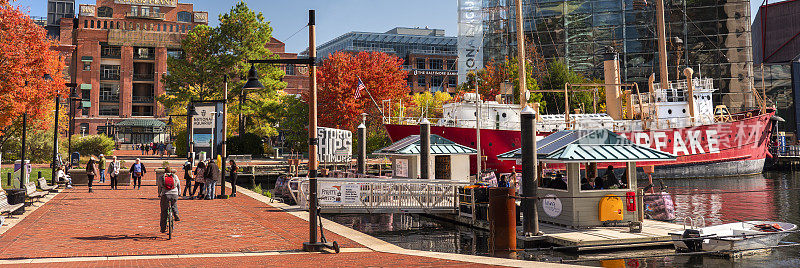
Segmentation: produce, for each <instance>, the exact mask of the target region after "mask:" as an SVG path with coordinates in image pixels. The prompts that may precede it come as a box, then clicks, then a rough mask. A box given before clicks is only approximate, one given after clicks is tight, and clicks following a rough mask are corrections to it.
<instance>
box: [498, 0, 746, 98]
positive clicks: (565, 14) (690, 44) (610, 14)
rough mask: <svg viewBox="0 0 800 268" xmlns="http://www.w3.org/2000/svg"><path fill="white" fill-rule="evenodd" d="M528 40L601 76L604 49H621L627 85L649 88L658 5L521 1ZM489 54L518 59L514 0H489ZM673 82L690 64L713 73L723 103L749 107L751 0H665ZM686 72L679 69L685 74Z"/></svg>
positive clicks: (641, 0)
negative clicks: (656, 7)
mask: <svg viewBox="0 0 800 268" xmlns="http://www.w3.org/2000/svg"><path fill="white" fill-rule="evenodd" d="M522 1H523V17H524V20H523V22H524V32H525V37H526V42H528V43H529V44H535V45H536V46H537V47H538V48H539V49H540V51H541V52H542V54H543V55H544V57H545V58H546V59H548V60H550V59H561V60H563V61H565V62H566V63H567V64H568V66H570V68H571V69H573V70H575V71H579V72H581V73H583V74H585V75H587V76H589V77H593V78H602V77H603V75H602V71H603V68H602V59H603V57H602V54H603V52H605V51H606V48H607V47H613V48H615V49H616V50H617V51H619V52H620V60H621V62H620V66H621V72H622V77H623V79H624V81H625V82H637V83H639V84H640V88H645V89H646V88H647V86H646V84H647V78H648V77H649V76H650V74H651V73H655V74H656V81H658V67H657V66H658V52H657V48H656V34H655V30H656V23H655V2H653V1H647V0H610V1H609V0H591V1H590V0H522ZM483 3H484V9H485V10H486V11H487V14H486V16H485V19H484V21H485V27H486V30H485V31H484V32H485V34H484V53H485V54H484V57H485V59H486V60H487V61H488V60H490V59H495V60H502V59H503V58H505V57H506V56H510V57H513V56H514V55H515V53H516V52H515V51H516V50H515V48H516V39H515V35H516V27H515V21H516V14H515V11H514V10H515V9H514V5H515V3H514V0H484V1H483ZM665 8H666V11H665V19H666V22H667V28H666V35H667V50H668V53H669V55H668V66H669V67H668V71H669V76H670V77H669V78H670V80H674V79H675V78H676V76H675V75H676V73H677V71H678V69H683V68H685V67H687V66H689V67H692V68H693V69H694V70H695V74H698V73H699V74H701V75H702V76H704V77H710V78H714V83H715V86H716V87H717V88H719V89H720V90H721V93H722V94H717V95H716V96H720V97H719V99H716V100H715V101H718V102H719V101H722V102H724V104H726V105H728V106H729V107H731V108H734V109H736V108H743V107H745V106H752V103H751V96H749V95H747V94H742V93H747V92H750V89H751V87H752V82H753V66H752V50H751V46H752V45H751V41H750V3H749V1H747V0H665ZM681 73H682V71H681Z"/></svg>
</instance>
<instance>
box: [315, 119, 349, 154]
mask: <svg viewBox="0 0 800 268" xmlns="http://www.w3.org/2000/svg"><path fill="white" fill-rule="evenodd" d="M317 138H319V144H318V146H319V147H318V148H319V149H318V151H317V154H318V157H319V162H322V163H348V162H350V160H351V159H353V155H352V153H353V132H350V131H347V130H341V129H335V128H327V127H318V128H317Z"/></svg>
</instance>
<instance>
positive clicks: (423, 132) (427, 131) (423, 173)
mask: <svg viewBox="0 0 800 268" xmlns="http://www.w3.org/2000/svg"><path fill="white" fill-rule="evenodd" d="M419 135H420V152H419V162H420V163H419V167H420V178H421V179H423V180H427V179H430V178H431V177H430V174H431V173H430V171H431V170H430V164H431V163H430V161H431V123H430V122H428V119H427V118H425V119H422V122H419Z"/></svg>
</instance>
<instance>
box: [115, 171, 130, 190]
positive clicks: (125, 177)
mask: <svg viewBox="0 0 800 268" xmlns="http://www.w3.org/2000/svg"><path fill="white" fill-rule="evenodd" d="M130 185H131V171H130V170H128V169H122V170H120V171H119V174H118V175H117V186H130Z"/></svg>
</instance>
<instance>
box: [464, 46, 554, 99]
mask: <svg viewBox="0 0 800 268" xmlns="http://www.w3.org/2000/svg"><path fill="white" fill-rule="evenodd" d="M518 66H519V65H517V58H512V59H508V58H506V60H504V61H502V62H496V61H490V62H489V63H487V64H486V66H485V67H484V68H483V69H481V70H479V71H478V72H475V73H470V74H467V81H466V82H465V83H462V84H461V85H459V86H458V88H457V89H456V90H457V92H458V95H459V96H461V95H463V94H464V93H471V92H475V79H476V77H477V78H478V82H480V83H479V84H478V92H479V93H480V94H481V98H482V99H483V100H494V99H495V97H496V96H497V94H500V93H501V86H502V84H503V83H509V84H511V86H512V88H513V92H512V95H513V96H514V102H515V103H519V78H518V77H519V76H518V73H519V67H518ZM525 72H526V73H527V75H526V79H525V86H526V89H527V90H529V91H531V92H532V93H531V98H530V99H529V102H540V103H542V102H543V100H542V94H541V93H536V92H535V91H536V90H538V89H539V84H538V81H537V79H536V76H537V72H538V69H537V68H526V69H525ZM542 105H544V103H542Z"/></svg>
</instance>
